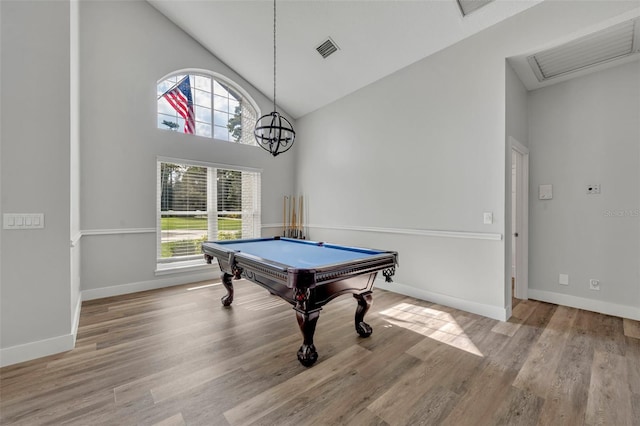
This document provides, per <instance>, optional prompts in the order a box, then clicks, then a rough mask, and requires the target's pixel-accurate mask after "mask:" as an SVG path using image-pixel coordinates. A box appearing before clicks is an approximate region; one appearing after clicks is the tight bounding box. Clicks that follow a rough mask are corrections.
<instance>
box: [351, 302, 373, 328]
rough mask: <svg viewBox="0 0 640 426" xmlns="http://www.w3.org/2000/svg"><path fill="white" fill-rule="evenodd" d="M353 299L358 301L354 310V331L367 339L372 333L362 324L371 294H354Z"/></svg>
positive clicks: (369, 304) (365, 324)
mask: <svg viewBox="0 0 640 426" xmlns="http://www.w3.org/2000/svg"><path fill="white" fill-rule="evenodd" d="M353 297H355V298H356V300H357V301H358V307H357V308H356V331H357V332H358V334H359V335H360V336H362V337H369V336H371V333H373V328H371V326H370V325H369V324H367V323H366V322H364V315H365V314H366V313H367V311H368V310H369V308H370V307H371V302H372V300H373V297H372V296H371V292H369V293H363V294H354V295H353Z"/></svg>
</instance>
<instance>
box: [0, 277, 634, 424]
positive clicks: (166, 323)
mask: <svg viewBox="0 0 640 426" xmlns="http://www.w3.org/2000/svg"><path fill="white" fill-rule="evenodd" d="M235 287H236V296H235V300H234V303H233V305H232V307H231V308H224V307H222V306H221V304H220V300H219V299H220V297H221V296H222V295H224V294H225V290H224V288H223V287H222V286H221V285H220V283H219V282H206V283H195V284H191V285H184V286H177V287H172V288H167V289H161V290H154V291H148V292H142V293H136V294H130V295H125V296H119V297H112V298H107V299H101V300H95V301H89V302H85V303H83V305H82V313H81V318H80V326H79V328H78V339H77V343H76V348H75V349H74V350H72V351H69V352H66V353H63V354H58V355H54V356H50V357H46V358H42V359H38V360H34V361H30V362H26V363H22V364H18V365H14V366H9V367H5V368H2V369H0V424H2V425H29V426H31V425H45V424H46V425H66V424H68V425H157V426H160V425H161V426H177V425H225V426H226V425H233V426H235V425H455V426H460V425H474V426H475V425H613V426H624V425H630V426H632V425H635V426H637V425H640V325H639V324H638V322H636V321H631V320H627V319H625V320H623V319H621V318H616V317H611V316H607V315H601V314H597V313H593V312H588V311H583V310H578V309H573V308H567V307H563V306H556V305H552V304H547V303H542V302H536V301H531V300H527V301H518V302H517V303H514V308H513V317H512V318H511V320H510V321H508V322H499V321H495V320H491V319H488V318H484V317H481V316H477V315H474V314H470V313H467V312H463V311H458V310H456V309H452V308H448V307H445V306H440V305H435V304H432V303H428V302H425V301H419V300H415V299H412V298H409V297H405V296H402V295H398V294H394V293H390V292H386V291H382V290H376V291H375V293H374V299H373V307H372V308H371V310H370V311H369V313H368V314H367V316H366V319H367V321H368V322H369V324H371V325H372V326H373V328H374V333H373V335H372V336H371V337H370V338H368V339H363V338H360V337H359V336H358V335H357V334H356V332H355V330H354V326H353V316H354V313H355V309H356V301H355V300H354V299H353V298H352V297H349V296H343V297H341V298H338V299H336V300H334V301H333V302H331V303H329V304H328V305H326V306H325V307H324V309H323V311H322V313H321V315H320V320H319V322H318V328H317V331H316V339H315V340H316V342H315V343H316V347H317V349H318V352H319V355H320V357H319V360H318V362H317V363H316V365H314V366H313V367H312V368H305V367H302V366H301V365H300V364H299V363H298V361H297V359H296V351H297V349H298V347H299V346H300V344H301V341H302V337H301V335H300V332H299V329H298V326H297V322H296V320H295V315H294V312H293V311H292V310H291V307H290V306H289V305H288V304H286V303H285V302H283V301H281V300H280V299H279V298H277V297H275V296H271V295H269V294H268V293H267V292H266V291H265V290H263V289H261V288H260V287H258V286H256V285H254V284H252V283H249V282H247V281H243V280H242V281H237V282H236V283H235Z"/></svg>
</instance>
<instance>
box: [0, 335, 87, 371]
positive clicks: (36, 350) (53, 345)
mask: <svg viewBox="0 0 640 426" xmlns="http://www.w3.org/2000/svg"><path fill="white" fill-rule="evenodd" d="M75 340H76V339H75V334H63V335H62V336H56V337H51V338H49V339H43V340H37V341H35V342H29V343H25V344H22V345H16V346H10V347H8V348H4V349H0V367H6V366H8V365H13V364H18V363H20V362H25V361H30V360H32V359H36V358H42V357H43V356H48V355H54V354H57V353H60V352H66V351H70V350H71V349H73V347H74V346H75Z"/></svg>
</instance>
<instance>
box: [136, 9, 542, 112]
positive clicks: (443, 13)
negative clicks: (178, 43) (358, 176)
mask: <svg viewBox="0 0 640 426" xmlns="http://www.w3.org/2000/svg"><path fill="white" fill-rule="evenodd" d="M147 1H148V2H149V3H150V4H151V5H153V6H154V7H155V8H156V9H158V10H159V11H160V12H161V13H163V14H164V15H165V16H167V17H168V18H169V19H170V20H171V21H173V22H174V23H175V24H176V25H178V26H179V27H181V28H182V29H183V30H184V31H185V32H187V33H188V34H189V35H191V36H192V37H193V38H194V39H196V40H197V41H198V42H200V43H201V44H202V45H203V46H204V47H206V48H207V49H208V50H209V51H210V52H211V53H213V54H214V55H215V56H216V57H218V58H219V59H220V60H222V61H223V62H225V63H226V64H227V65H228V66H230V67H231V68H233V69H234V70H235V71H236V72H237V73H238V74H240V75H241V76H242V77H243V78H245V79H246V80H247V81H249V82H250V83H251V84H252V85H254V86H255V87H256V88H257V89H258V90H260V91H261V92H262V93H264V94H265V95H267V96H269V97H272V96H273V2H272V1H270V0H254V1H249V0H231V1H222V0H217V1H202V0H147ZM538 3H540V0H518V1H515V0H495V1H491V2H488V3H487V4H486V6H484V7H481V8H479V9H477V10H475V11H473V12H472V13H469V14H468V15H466V16H463V14H462V13H461V10H460V8H459V5H458V3H457V1H456V0H420V1H418V0H387V1H379V0H378V1H371V0H353V1H336V0H333V1H328V0H322V1H320V0H315V1H314V0H280V1H278V3H277V101H278V105H279V107H281V108H282V109H283V110H284V111H285V112H287V113H289V114H290V115H292V116H293V117H294V118H298V117H301V116H303V115H305V114H308V113H310V112H312V111H314V110H316V109H318V108H321V107H322V106H324V105H327V104H329V103H331V102H333V101H335V100H337V99H339V98H341V97H343V96H345V95H347V94H349V93H352V92H354V91H356V90H358V89H359V88H361V87H364V86H366V85H368V84H370V83H372V82H374V81H376V80H379V79H380V78H383V77H385V76H387V75H389V74H391V73H393V72H395V71H397V70H399V69H401V68H404V67H406V66H407V65H409V64H411V63H413V62H416V61H418V60H420V59H422V58H424V57H427V56H429V55H431V54H433V53H435V52H437V51H439V50H442V49H444V48H446V47H448V46H450V45H452V44H454V43H456V42H458V41H460V40H462V39H464V38H466V37H469V36H471V35H473V34H475V33H477V32H479V31H482V30H484V29H486V28H488V27H490V26H492V25H495V24H497V23H498V22H501V21H503V20H505V19H508V18H509V17H511V16H513V15H515V14H517V13H520V12H522V11H524V10H526V9H528V8H530V7H534V6H535V5H537V4H538ZM328 37H331V39H332V40H334V41H335V43H336V44H337V46H338V47H339V50H338V51H337V52H335V53H334V54H332V55H331V56H329V57H328V58H326V59H323V58H322V56H321V55H320V54H319V53H318V52H317V51H316V47H318V46H319V45H320V44H321V43H322V42H324V41H325V40H326V39H327V38H328Z"/></svg>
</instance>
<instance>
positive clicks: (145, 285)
mask: <svg viewBox="0 0 640 426" xmlns="http://www.w3.org/2000/svg"><path fill="white" fill-rule="evenodd" d="M207 266H209V269H210V270H209V271H207V272H199V273H193V274H180V275H175V276H169V277H167V278H160V279H157V280H149V281H139V282H135V283H129V284H120V285H113V286H109V287H101V288H93V289H88V290H83V291H82V300H94V299H102V298H103V297H111V296H120V295H121V294H129V293H136V292H139V291H146V290H155V289H158V288H164V287H171V286H174V285H180V284H188V283H191V282H197V281H206V280H212V279H218V278H219V276H218V275H217V274H216V272H217V271H219V269H218V267H217V266H216V265H207Z"/></svg>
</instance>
